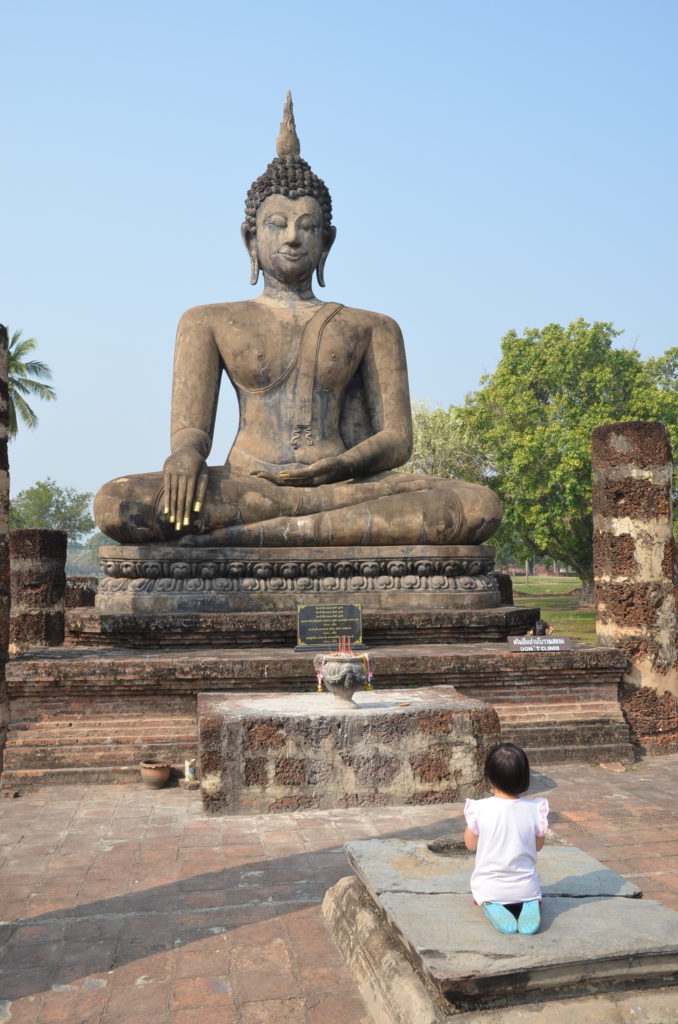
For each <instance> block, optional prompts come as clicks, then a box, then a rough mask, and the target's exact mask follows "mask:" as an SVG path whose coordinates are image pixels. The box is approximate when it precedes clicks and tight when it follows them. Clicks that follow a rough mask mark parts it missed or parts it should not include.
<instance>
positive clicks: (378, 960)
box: [323, 876, 678, 1024]
mask: <svg viewBox="0 0 678 1024" xmlns="http://www.w3.org/2000/svg"><path fill="white" fill-rule="evenodd" d="M624 902H625V903H626V902H628V903H629V904H630V905H631V906H635V905H637V904H638V901H636V900H630V901H624ZM474 909H476V911H477V908H474ZM323 915H324V917H325V920H326V922H327V924H328V927H329V929H330V932H331V934H332V936H333V938H334V940H335V942H336V943H337V946H338V947H339V949H340V951H341V952H342V954H343V956H344V959H345V960H346V962H347V964H348V967H349V970H350V971H351V974H352V976H353V977H354V979H355V980H356V982H357V984H358V986H359V988H360V992H361V995H362V997H363V999H364V1001H365V1004H366V1006H367V1008H368V1011H369V1013H370V1018H371V1020H372V1021H373V1022H374V1024H413V1022H415V1021H416V1024H533V1022H535V1021H538V1022H539V1024H570V1022H576V1024H675V1021H676V1020H677V1019H678V987H676V986H675V984H674V983H671V982H669V983H668V984H662V983H657V979H656V978H655V979H649V978H645V979H643V981H642V983H640V984H638V983H636V982H634V981H629V980H627V976H626V973H625V964H624V963H623V962H620V963H619V964H618V968H619V975H618V976H617V977H616V978H615V979H614V980H613V982H611V983H609V984H606V983H605V982H604V981H600V980H599V981H598V984H597V985H595V984H592V983H590V982H582V983H580V984H579V985H578V986H577V987H576V989H575V990H574V991H572V990H571V989H570V988H567V987H566V988H564V989H560V988H555V989H550V990H536V991H534V990H533V991H523V989H522V988H521V975H520V974H516V975H514V976H513V979H512V991H511V992H509V993H507V994H506V995H505V996H504V997H503V998H497V997H496V996H495V998H494V999H492V1000H490V1001H489V1003H488V1001H487V1000H486V1001H484V1005H483V1006H482V1008H480V1007H479V1006H478V1005H477V1001H476V1005H475V1006H472V1007H471V1008H469V1003H468V1001H467V1002H466V1003H461V1002H458V1003H457V1004H456V1005H454V1004H452V1003H451V1002H450V1001H449V1000H448V999H446V998H445V997H444V996H443V993H442V991H441V990H440V988H439V986H437V985H436V984H435V983H434V981H433V979H432V978H431V977H429V976H427V975H426V974H425V972H423V971H422V970H421V969H420V965H418V964H416V962H415V961H414V959H413V958H412V956H411V955H410V954H409V950H408V949H407V948H406V946H405V945H404V944H403V943H402V941H401V939H400V936H399V935H398V933H397V932H396V929H394V928H393V927H392V925H391V922H390V921H389V920H388V919H387V917H386V915H385V913H384V911H383V909H382V908H381V907H380V906H379V905H378V904H377V903H376V902H375V901H374V900H373V899H372V897H371V896H370V894H369V893H368V892H367V890H366V889H365V887H364V886H363V884H362V882H361V881H360V880H359V879H358V878H356V877H355V876H351V877H348V878H342V879H340V881H339V882H338V883H337V884H336V885H334V886H333V887H332V888H331V889H329V890H328V892H327V893H326V895H325V899H324V901H323ZM487 927H488V928H489V927H491V926H490V925H487ZM505 938H506V939H507V940H512V939H518V940H519V941H523V939H524V938H526V937H522V936H520V937H518V936H506V937H505ZM651 982H654V983H652V984H650V983H651ZM596 989H599V991H596ZM491 1004H494V1005H491Z"/></svg>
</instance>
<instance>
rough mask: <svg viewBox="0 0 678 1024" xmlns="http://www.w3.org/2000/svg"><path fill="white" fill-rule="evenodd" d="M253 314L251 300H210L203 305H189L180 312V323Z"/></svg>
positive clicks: (212, 320) (212, 321) (204, 321)
mask: <svg viewBox="0 0 678 1024" xmlns="http://www.w3.org/2000/svg"><path fill="white" fill-rule="evenodd" d="M253 315H254V312H253V310H252V301H251V300H242V301H240V302H211V303H207V304H206V305H204V306H191V308H190V309H187V310H186V312H185V313H182V316H181V320H180V323H182V324H188V325H190V324H200V323H215V322H216V323H218V322H221V321H223V319H224V318H229V319H233V318H234V317H237V318H243V317H246V316H253Z"/></svg>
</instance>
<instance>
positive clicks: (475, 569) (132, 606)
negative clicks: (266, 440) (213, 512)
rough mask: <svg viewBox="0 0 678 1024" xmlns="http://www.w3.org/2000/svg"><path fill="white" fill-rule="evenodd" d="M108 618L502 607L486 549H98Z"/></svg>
mask: <svg viewBox="0 0 678 1024" xmlns="http://www.w3.org/2000/svg"><path fill="white" fill-rule="evenodd" d="M99 555H100V559H101V566H102V569H103V570H104V572H105V573H106V579H104V580H102V581H101V583H100V584H99V588H98V591H97V596H96V607H97V609H98V610H99V611H100V612H108V613H110V612H117V613H127V614H129V613H131V612H137V613H142V614H158V613H166V612H243V611H295V610H296V607H297V605H299V604H314V603H318V602H321V601H328V600H330V601H343V602H346V601H353V602H356V603H360V604H362V605H363V607H364V608H372V609H376V608H384V609H391V610H392V609H409V610H412V611H416V610H418V609H421V608H424V609H426V610H430V609H435V608H447V609H449V608H466V609H471V608H496V607H498V606H499V604H500V603H501V598H500V593H499V584H498V581H497V579H496V577H494V576H492V575H490V574H491V572H492V569H493V568H494V548H493V547H488V546H486V545H469V544H466V545H435V546H434V545H418V546H413V545H409V546H402V547H375V546H367V547H361V546H354V547H331V548H328V547H316V548H311V547H309V548H294V547H290V548H193V547H177V545H170V544H149V545H141V546H134V545H121V546H118V545H116V546H115V547H113V546H106V547H102V548H100V549H99Z"/></svg>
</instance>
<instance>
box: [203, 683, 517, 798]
mask: <svg viewBox="0 0 678 1024" xmlns="http://www.w3.org/2000/svg"><path fill="white" fill-rule="evenodd" d="M354 702H355V706H354V707H350V706H348V705H347V702H345V701H342V700H338V699H337V698H335V697H333V696H331V695H330V694H326V693H291V694H284V695H281V694H275V693H269V694H266V693H263V694H252V695H246V694H232V695H222V694H207V693H202V694H200V695H199V696H198V727H199V752H200V774H201V778H202V785H201V788H202V796H203V805H204V807H205V810H206V811H208V812H210V813H212V814H265V813H269V812H275V811H290V810H302V809H304V810H305V809H311V808H312V809H321V808H332V807H356V806H364V805H369V804H379V805H381V806H392V805H396V806H397V805H402V804H425V803H447V802H453V801H455V800H461V799H464V798H465V797H467V796H474V795H476V794H478V793H479V792H480V789H481V786H482V780H483V764H484V759H485V755H486V752H487V750H488V749H489V747H490V746H492V744H493V743H495V742H496V741H497V737H498V734H499V719H498V717H497V714H496V712H495V711H494V709H493V708H491V707H489V706H488V705H486V704H483V703H481V702H480V701H477V700H473V699H471V698H466V697H462V696H461V694H459V693H458V692H457V691H456V690H455V689H454V687H452V686H438V687H427V688H420V689H403V690H379V691H363V692H360V693H358V694H356V695H355V696H354Z"/></svg>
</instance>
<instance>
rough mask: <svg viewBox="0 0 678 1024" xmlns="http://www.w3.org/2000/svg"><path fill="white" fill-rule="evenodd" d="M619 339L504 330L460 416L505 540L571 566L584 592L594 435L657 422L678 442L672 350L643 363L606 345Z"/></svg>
mask: <svg viewBox="0 0 678 1024" xmlns="http://www.w3.org/2000/svg"><path fill="white" fill-rule="evenodd" d="M620 334H621V331H617V330H615V329H614V327H613V325H612V324H611V323H593V324H588V323H586V322H585V321H584V320H583V319H579V320H576V321H574V323H571V324H570V325H569V326H568V327H562V326H561V325H560V324H549V325H548V326H547V327H544V328H543V329H542V330H537V329H531V330H527V331H525V332H524V334H523V335H522V336H518V334H517V333H516V332H515V331H510V332H509V333H508V334H507V335H506V336H505V337H504V339H503V341H502V354H501V359H500V360H499V363H498V365H497V368H496V369H495V371H494V373H492V374H489V375H486V376H485V377H483V378H482V379H481V381H480V388H479V390H478V391H476V392H474V393H473V394H471V395H469V396H467V399H466V405H465V407H464V408H463V411H462V413H461V415H462V417H463V420H464V423H465V426H466V429H467V430H468V431H469V432H471V433H473V435H474V436H475V437H476V438H477V439H478V441H479V443H481V444H482V446H483V447H484V448H485V450H486V452H487V458H488V462H489V464H490V466H491V473H492V475H493V478H494V479H493V482H492V486H493V487H494V489H495V490H496V491H497V493H498V494H499V495H500V497H501V499H502V501H503V503H504V515H505V520H506V528H507V529H508V531H509V532H510V535H511V536H512V537H513V538H518V539H520V541H521V542H522V544H523V545H524V547H525V549H526V550H528V551H530V552H531V553H532V554H534V555H538V556H541V557H548V558H553V559H556V560H557V561H560V562H564V563H565V564H566V565H569V566H571V567H572V569H573V570H574V571H575V572H576V574H577V575H578V576H579V578H580V579H581V581H582V586H583V590H584V592H585V593H589V592H590V588H591V585H592V582H593V556H592V536H593V525H592V516H591V433H592V431H593V428H594V427H596V426H599V425H600V424H603V423H613V422H619V421H623V420H632V419H647V420H649V419H657V418H661V419H662V420H664V422H665V423H666V424H667V426H668V427H669V430H670V432H671V435H672V443H673V444H674V445H676V444H677V443H678V402H677V401H676V388H677V385H678V349H670V350H669V351H668V352H666V353H665V354H664V356H662V357H660V358H658V359H649V360H647V361H646V362H644V361H643V360H642V359H641V357H640V355H639V353H638V352H636V351H635V350H628V349H623V348H613V347H612V346H613V342H614V340H615V338H617V337H618V336H619V335H620Z"/></svg>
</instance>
